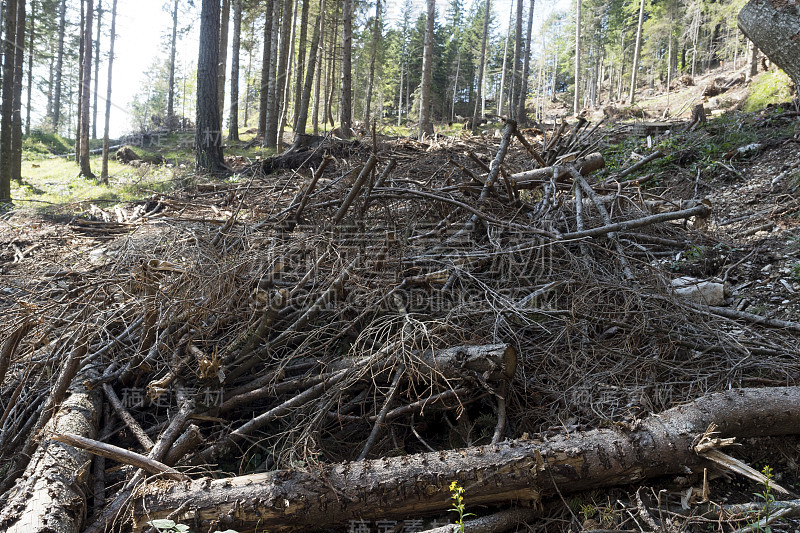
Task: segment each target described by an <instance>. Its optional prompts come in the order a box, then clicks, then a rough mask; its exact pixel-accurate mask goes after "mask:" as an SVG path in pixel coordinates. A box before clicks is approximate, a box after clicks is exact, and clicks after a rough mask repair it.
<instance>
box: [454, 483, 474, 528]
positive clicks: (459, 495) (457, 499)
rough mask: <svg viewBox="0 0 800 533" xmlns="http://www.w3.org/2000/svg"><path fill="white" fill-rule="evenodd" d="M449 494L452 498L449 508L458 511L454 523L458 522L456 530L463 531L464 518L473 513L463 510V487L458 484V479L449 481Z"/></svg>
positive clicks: (464, 508)
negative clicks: (451, 504) (451, 505)
mask: <svg viewBox="0 0 800 533" xmlns="http://www.w3.org/2000/svg"><path fill="white" fill-rule="evenodd" d="M450 494H452V496H451V498H452V500H453V507H452V508H451V509H450V510H451V511H453V512H456V513H458V520H457V521H456V524H458V530H459V531H460V532H461V533H464V518H465V517H467V516H475V515H474V514H472V513H465V512H464V511H465V510H466V506H465V505H464V487H461V486H459V484H458V481H453V482H452V483H450Z"/></svg>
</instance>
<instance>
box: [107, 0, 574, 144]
mask: <svg viewBox="0 0 800 533" xmlns="http://www.w3.org/2000/svg"><path fill="white" fill-rule="evenodd" d="M109 1H110V0H105V1H104V2H103V4H104V5H105V7H106V8H108V7H109V6H108V4H109ZM480 1H483V0H480ZM514 1H516V0H514ZM523 1H524V0H523ZM511 2H512V0H493V1H492V10H493V11H494V13H495V16H496V17H497V31H502V32H504V31H505V28H506V27H507V26H508V15H509V9H510V7H511ZM165 3H166V4H169V5H170V9H171V4H172V2H167V1H165V0H118V4H117V39H116V42H115V45H114V46H115V54H114V55H115V59H114V72H113V92H112V98H111V100H112V102H111V103H112V106H111V127H110V129H111V137H117V136H119V135H121V134H123V133H126V132H128V131H130V129H131V127H130V117H129V114H128V109H129V105H130V102H131V101H132V100H133V97H134V96H135V95H136V93H137V92H139V90H140V88H141V87H142V85H143V84H144V83H145V82H146V80H147V76H148V67H149V66H150V64H151V63H152V62H153V59H154V58H155V57H156V56H158V55H159V54H163V53H164V48H163V46H164V45H163V43H164V42H165V40H166V39H165V36H166V35H167V34H168V32H170V31H171V29H172V17H171V13H170V12H168V11H165V10H164V9H163V8H162V6H163V5H164V4H165ZM412 3H413V5H414V9H415V12H416V13H419V12H420V11H422V10H423V9H424V8H425V0H412ZM447 3H448V0H437V6H436V8H437V12H438V14H439V17H442V16H443V14H444V12H445V8H446V7H447ZM465 3H466V4H469V0H466V2H465ZM570 3H571V0H537V2H536V7H535V8H534V34H536V33H537V32H538V29H539V27H540V26H541V24H542V22H543V21H544V19H545V18H546V16H547V14H549V13H550V11H552V10H553V9H554V6H556V7H558V8H561V9H566V8H568V7H569V5H570ZM387 5H388V9H387V13H386V17H387V22H389V23H390V24H391V23H393V22H397V21H399V20H400V17H401V16H402V13H401V9H402V2H400V1H394V2H387ZM527 5H528V2H527V1H526V2H525V8H526V10H527ZM110 22H111V19H110V14H106V15H104V19H103V25H104V28H106V29H105V30H104V33H105V32H106V31H107V29H108V27H109V25H110ZM187 22H189V21H188V20H185V19H183V20H181V22H180V23H181V24H183V23H187ZM198 26H199V21H198V23H197V24H195V29H194V31H192V32H191V33H189V34H188V35H186V36H185V37H184V38H183V39H181V40H180V41H179V43H178V56H179V58H182V59H183V60H184V61H186V62H194V61H196V59H195V58H196V57H197V49H198V42H197V39H198V34H199V28H198ZM101 47H104V48H105V51H107V47H108V42H107V40H106V42H105V45H103V44H102V43H101ZM103 54H104V55H105V52H103ZM229 63H230V62H229ZM107 71H108V65H107V63H105V62H104V63H103V64H102V65H101V66H100V76H99V87H100V90H99V93H100V96H101V97H102V98H100V101H101V102H104V101H105V98H104V97H105V94H106V91H105V87H106V79H107V78H106V75H107ZM100 109H101V110H102V109H103V107H102V105H101V106H100ZM100 114H101V116H102V113H100ZM190 118H193V117H190Z"/></svg>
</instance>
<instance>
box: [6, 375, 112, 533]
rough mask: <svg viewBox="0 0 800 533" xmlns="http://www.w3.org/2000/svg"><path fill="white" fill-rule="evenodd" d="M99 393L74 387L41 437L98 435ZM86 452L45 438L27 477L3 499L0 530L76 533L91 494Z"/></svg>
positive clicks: (25, 474) (19, 481)
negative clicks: (4, 502)
mask: <svg viewBox="0 0 800 533" xmlns="http://www.w3.org/2000/svg"><path fill="white" fill-rule="evenodd" d="M99 411H100V389H94V390H92V391H90V390H87V389H86V388H85V387H83V386H82V385H81V386H79V387H77V388H76V389H75V390H74V391H73V392H72V394H70V396H69V397H68V398H67V399H66V400H65V401H64V403H63V404H62V405H61V409H60V410H59V411H58V413H56V415H55V416H54V417H53V418H52V419H51V420H50V422H49V423H48V424H47V426H45V433H44V434H45V435H48V434H61V433H73V434H77V435H81V436H83V437H86V438H94V437H95V436H96V434H97V428H96V427H95V424H96V422H97V419H98V417H99ZM90 461H91V456H90V454H89V453H88V452H86V451H84V450H81V449H78V448H74V447H72V446H69V445H67V444H62V443H60V442H56V441H55V440H51V439H49V438H45V439H44V441H43V442H42V443H41V444H40V445H39V447H38V448H37V449H36V452H35V453H34V454H33V457H32V458H31V461H30V463H28V466H27V468H26V469H25V473H24V474H23V475H22V476H21V477H20V478H19V480H18V481H17V484H16V485H15V486H14V487H12V488H11V490H10V491H9V493H8V494H6V495H5V496H4V498H7V499H6V504H5V506H4V507H3V510H2V512H0V531H5V532H6V533H36V532H45V531H48V532H59V533H73V532H74V533H77V532H78V531H80V530H81V525H82V522H83V519H84V517H85V515H86V496H85V495H86V494H88V493H89V485H88V482H89V472H90V468H89V464H90Z"/></svg>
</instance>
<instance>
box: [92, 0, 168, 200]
mask: <svg viewBox="0 0 800 533" xmlns="http://www.w3.org/2000/svg"><path fill="white" fill-rule="evenodd" d="M176 7H177V6H176ZM116 35H117V0H114V3H113V4H112V6H111V35H110V36H109V40H110V42H109V44H108V85H107V87H106V120H105V126H104V127H103V166H102V169H101V170H100V182H101V183H103V184H106V185H108V130H109V124H110V123H111V74H112V72H113V68H114V40H115V39H116Z"/></svg>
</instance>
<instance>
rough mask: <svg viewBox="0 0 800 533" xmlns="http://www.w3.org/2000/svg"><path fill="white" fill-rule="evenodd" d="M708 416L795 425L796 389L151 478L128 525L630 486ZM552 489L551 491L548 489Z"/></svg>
mask: <svg viewBox="0 0 800 533" xmlns="http://www.w3.org/2000/svg"><path fill="white" fill-rule="evenodd" d="M711 423H715V424H717V426H718V430H719V436H720V437H732V436H735V437H752V436H766V435H782V434H790V433H793V432H795V431H797V430H796V428H797V427H798V424H799V423H800V387H778V388H771V389H740V390H733V391H727V392H723V393H716V394H711V395H709V396H706V397H703V398H700V399H698V400H696V401H694V402H693V403H691V404H688V405H684V406H681V407H676V408H673V409H670V410H668V411H666V412H664V413H662V414H660V415H653V416H650V417H649V418H646V419H644V420H642V421H641V422H640V423H638V424H636V426H635V429H625V428H623V427H621V426H620V427H614V428H611V429H596V430H590V431H587V432H584V433H573V434H570V435H565V436H556V437H548V438H546V439H545V440H544V441H539V440H532V439H519V440H514V441H507V442H504V443H502V444H498V445H488V446H479V447H473V448H464V449H461V450H450V451H440V452H432V453H424V454H416V455H409V456H403V457H393V458H388V457H387V458H383V459H377V460H370V461H358V462H353V463H343V464H337V465H325V466H320V467H311V468H307V469H304V470H280V471H275V472H267V473H264V474H253V475H249V476H241V477H236V478H228V479H220V480H209V479H208V478H203V479H198V480H195V481H192V482H190V483H180V482H178V483H171V484H169V485H167V484H166V483H165V482H164V483H159V484H157V485H153V486H150V487H147V488H145V489H144V490H143V491H142V492H141V493H140V494H139V495H138V496H137V497H136V499H135V502H134V505H135V508H134V520H135V525H136V531H141V530H142V529H143V527H144V526H145V524H146V522H147V521H148V520H152V519H155V518H164V517H166V516H167V515H169V514H170V513H171V512H173V511H175V510H176V509H178V508H179V507H181V506H184V507H181V509H182V511H181V513H179V514H178V516H175V517H173V519H175V520H176V521H183V522H189V523H192V522H195V523H197V524H198V525H199V526H200V528H199V531H208V530H209V528H210V527H212V524H213V525H214V527H218V526H220V525H224V526H225V527H229V528H234V529H236V530H238V531H243V530H251V529H252V528H256V527H258V528H259V529H261V528H264V529H269V530H270V531H295V530H303V531H313V530H321V529H325V528H329V527H332V526H336V525H344V524H347V522H348V521H349V520H376V519H381V520H391V519H406V518H409V517H414V518H418V517H421V516H423V515H425V514H442V513H445V512H447V510H448V508H449V507H450V506H451V500H450V490H449V484H450V482H452V481H456V482H458V483H459V485H461V486H462V487H465V488H466V490H467V493H466V497H467V498H468V500H469V502H470V504H471V505H475V506H478V505H503V504H506V505H511V504H514V503H516V504H519V503H526V504H537V503H538V502H540V501H541V500H542V499H543V498H548V497H552V496H555V495H556V491H557V490H558V491H560V493H561V494H566V493H570V492H574V491H579V490H588V489H594V488H601V487H609V486H616V485H624V484H630V483H637V482H640V481H641V480H643V479H646V478H648V477H652V476H662V475H671V474H677V473H684V472H686V468H687V467H689V468H691V467H695V468H700V467H703V466H706V465H707V464H708V462H707V461H706V460H704V459H703V457H701V456H700V455H698V454H697V453H695V451H694V449H693V444H694V441H695V439H696V438H697V437H698V436H699V435H702V434H703V433H704V432H705V431H706V429H707V428H708V427H709V425H710V424H711ZM556 487H557V489H556Z"/></svg>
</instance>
